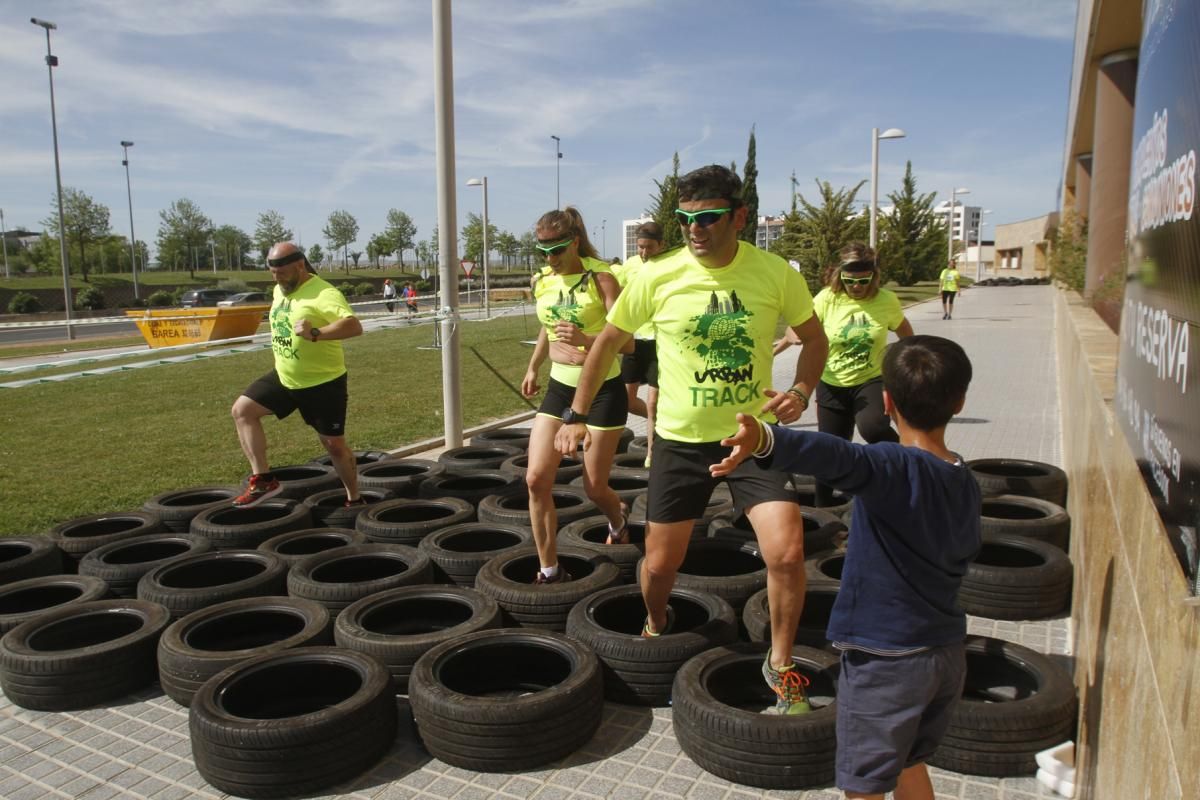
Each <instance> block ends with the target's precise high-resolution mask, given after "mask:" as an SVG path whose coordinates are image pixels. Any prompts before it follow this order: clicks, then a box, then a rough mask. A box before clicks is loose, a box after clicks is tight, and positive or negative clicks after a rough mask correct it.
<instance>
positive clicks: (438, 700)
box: [409, 629, 604, 772]
mask: <svg viewBox="0 0 1200 800" xmlns="http://www.w3.org/2000/svg"><path fill="white" fill-rule="evenodd" d="M480 664H486V665H487V668H486V669H480V668H479V665H480ZM409 702H410V703H411V704H412V710H413V718H414V720H415V722H416V725H417V730H418V733H419V734H420V737H421V739H422V741H423V742H424V744H425V748H426V749H427V750H428V751H429V752H430V753H432V754H433V755H434V756H436V757H437V758H439V759H441V760H442V761H445V762H446V763H448V764H451V765H453V766H456V767H461V768H463V769H471V770H476V771H479V772H511V771H514V770H525V769H534V768H536V767H540V766H543V765H545V764H549V763H552V762H554V761H557V760H558V759H560V758H564V757H565V756H568V755H570V754H571V753H573V752H575V751H576V750H578V749H579V748H580V747H582V746H583V745H585V744H586V743H587V742H588V740H589V739H591V738H592V736H593V735H595V733H596V731H597V730H599V728H600V717H601V713H602V710H603V708H604V679H603V677H602V675H601V672H600V662H599V660H598V659H597V658H596V655H595V654H594V653H592V651H591V650H589V649H588V648H587V647H585V646H584V645H582V644H580V643H578V642H575V641H572V640H571V639H569V638H567V637H566V636H564V635H562V634H556V633H550V632H547V631H531V630H513V629H501V630H494V631H480V632H479V633H473V634H469V635H467V636H464V637H461V638H459V639H455V640H453V641H450V642H444V643H442V644H440V645H437V646H436V647H434V648H433V649H431V650H430V651H429V652H427V653H426V654H425V655H423V656H421V658H420V659H419V660H418V661H417V663H416V666H415V667H414V668H413V671H412V677H411V679H410V680H409Z"/></svg>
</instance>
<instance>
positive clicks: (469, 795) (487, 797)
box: [454, 784, 496, 800]
mask: <svg viewBox="0 0 1200 800" xmlns="http://www.w3.org/2000/svg"><path fill="white" fill-rule="evenodd" d="M495 796H496V793H495V791H494V790H492V789H488V788H487V787H485V786H476V785H475V784H471V785H469V786H464V787H463V788H462V791H460V792H459V793H458V794H456V795H454V800H492V798H494V797H495Z"/></svg>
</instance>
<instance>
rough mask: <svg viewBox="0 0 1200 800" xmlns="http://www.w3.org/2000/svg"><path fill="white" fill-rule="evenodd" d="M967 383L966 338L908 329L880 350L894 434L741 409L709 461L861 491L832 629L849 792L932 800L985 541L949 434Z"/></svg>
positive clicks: (974, 490) (720, 468)
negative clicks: (966, 584) (972, 579)
mask: <svg viewBox="0 0 1200 800" xmlns="http://www.w3.org/2000/svg"><path fill="white" fill-rule="evenodd" d="M970 382H971V362H970V360H969V359H968V358H967V354H966V353H965V352H964V351H963V349H962V347H960V346H959V345H958V344H957V343H955V342H952V341H950V340H949V339H943V338H941V337H938V336H910V337H908V338H906V339H902V340H901V341H899V342H897V343H895V344H893V345H891V346H890V347H889V348H888V351H887V354H886V355H885V356H884V360H883V400H884V405H885V407H886V409H887V413H888V414H889V415H890V416H891V417H892V419H893V420H894V421H895V423H896V427H897V428H898V429H899V431H900V441H899V443H894V442H880V443H877V444H869V445H860V444H854V443H851V442H847V441H845V440H844V439H841V438H839V437H836V436H829V435H827V434H822V433H814V432H809V431H798V430H788V429H786V428H782V427H778V426H774V425H764V424H763V423H761V422H760V421H759V420H757V419H755V418H754V417H753V416H751V415H749V414H740V415H739V416H738V431H737V433H736V434H735V435H734V436H732V437H730V438H729V439H726V440H725V442H724V444H727V445H730V446H731V447H732V448H733V451H732V453H731V454H730V456H729V457H728V458H726V459H725V460H724V461H723V462H721V463H720V464H718V465H716V466H714V467H713V470H712V471H713V474H714V475H726V474H730V473H731V472H732V471H733V470H735V469H739V468H741V466H742V465H743V464H744V462H745V461H746V460H751V461H756V462H758V463H759V464H761V465H762V466H764V467H771V468H775V469H785V470H793V469H794V470H798V471H803V472H806V473H809V474H812V475H816V476H817V477H818V478H820V479H821V480H823V481H827V482H828V483H831V484H833V485H834V486H836V487H837V488H839V489H842V490H844V491H846V492H849V493H851V494H853V495H854V517H853V520H852V521H851V523H850V541H851V542H852V544H851V545H850V547H849V549H848V550H847V551H846V560H845V563H844V565H843V567H842V579H841V587H840V589H839V590H838V595H837V599H836V600H835V601H834V605H833V611H832V613H831V614H830V617H829V627H828V631H827V636H828V637H829V639H830V641H832V642H833V643H834V646H835V647H837V648H838V649H839V650H841V670H840V672H839V676H838V687H837V766H836V779H837V786H838V788H839V789H841V790H843V791H844V792H845V793H846V796H847V797H851V798H879V800H882V799H883V796H884V794H885V793H887V792H890V791H895V796H896V797H899V798H902V800H933V797H934V794H933V786H932V784H931V783H930V780H929V773H928V771H927V770H926V767H925V762H926V761H927V760H928V759H929V757H930V756H931V755H933V752H934V751H935V750H936V749H937V746H938V742H940V741H941V739H942V737H943V736H945V734H946V731H947V729H948V727H949V725H950V718H951V714H952V712H953V710H954V706H955V704H956V703H957V702H958V700H959V698H960V697H961V695H962V690H963V683H964V680H965V677H966V648H965V639H966V635H967V618H966V615H965V614H964V613H963V610H962V608H960V607H959V605H958V590H959V587H960V585H961V584H962V579H963V576H964V575H965V574H966V572H967V565H968V564H969V563H970V562H971V560H972V559H973V558H975V556H976V554H978V552H979V549H980V523H979V515H980V510H981V507H982V504H981V499H980V492H979V486H978V485H977V484H976V483H975V479H974V478H973V477H972V476H971V473H970V471H969V470H968V469H967V467H966V465H965V464H964V462H963V459H962V456H960V455H958V454H957V453H955V452H953V451H952V450H949V449H948V448H947V446H946V440H945V437H946V426H947V424H948V423H949V422H950V420H951V418H952V417H953V416H954V415H955V414H958V413H960V412H961V411H962V409H963V404H964V403H965V402H966V396H967V387H968V386H969V385H970ZM750 456H753V458H752V459H751V458H750Z"/></svg>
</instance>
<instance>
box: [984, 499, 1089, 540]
mask: <svg viewBox="0 0 1200 800" xmlns="http://www.w3.org/2000/svg"><path fill="white" fill-rule="evenodd" d="M982 515H983V516H982V519H981V521H980V529H981V531H982V532H983V535H984V536H1027V537H1029V538H1030V539H1041V540H1042V541H1045V542H1049V543H1050V544H1052V545H1054V546H1055V547H1057V548H1058V549H1060V550H1063V551H1065V550H1066V549H1067V547H1068V545H1069V543H1070V534H1071V518H1070V517H1069V516H1067V511H1066V509H1064V508H1063V507H1062V506H1058V505H1055V504H1054V503H1051V502H1050V501H1049V500H1041V499H1038V498H1036V497H1021V496H1020V495H1015V494H1002V495H996V496H995V497H985V498H983V510H982Z"/></svg>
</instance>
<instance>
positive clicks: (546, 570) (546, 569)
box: [542, 564, 558, 578]
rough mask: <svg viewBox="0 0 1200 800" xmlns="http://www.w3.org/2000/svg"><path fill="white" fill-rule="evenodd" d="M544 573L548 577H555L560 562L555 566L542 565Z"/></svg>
mask: <svg viewBox="0 0 1200 800" xmlns="http://www.w3.org/2000/svg"><path fill="white" fill-rule="evenodd" d="M542 574H543V575H545V576H546V577H547V578H553V577H554V576H555V575H557V574H558V564H555V565H554V566H551V567H542Z"/></svg>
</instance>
